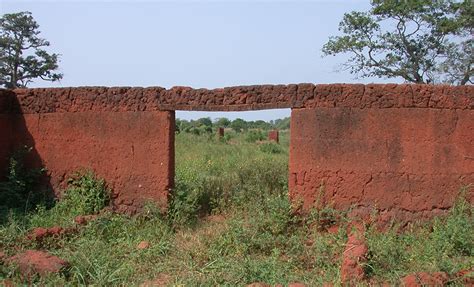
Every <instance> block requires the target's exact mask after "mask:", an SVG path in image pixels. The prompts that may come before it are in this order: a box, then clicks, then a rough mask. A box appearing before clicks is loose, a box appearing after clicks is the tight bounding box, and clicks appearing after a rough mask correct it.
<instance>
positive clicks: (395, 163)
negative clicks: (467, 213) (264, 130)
mask: <svg viewBox="0 0 474 287" xmlns="http://www.w3.org/2000/svg"><path fill="white" fill-rule="evenodd" d="M289 166H290V168H289V169H290V177H289V190H290V196H291V198H292V199H293V201H294V202H296V203H297V204H301V207H302V208H303V210H308V209H309V208H310V207H313V206H320V207H322V206H331V207H335V208H337V209H350V208H352V209H353V212H354V213H356V214H357V215H362V216H369V215H370V214H371V213H372V212H373V211H375V210H377V211H379V212H380V214H381V215H383V217H385V219H386V220H389V219H390V218H392V217H394V216H396V217H397V218H406V219H413V217H414V216H415V215H416V216H418V217H429V216H432V215H435V214H438V213H442V212H443V211H444V210H446V209H448V208H449V207H451V206H452V204H453V202H454V200H455V198H456V197H457V195H458V194H459V192H460V190H461V188H462V187H465V186H468V185H470V184H473V183H474V111H473V110H472V109H455V108H453V109H449V108H446V109H444V108H443V109H436V108H415V107H410V108H395V107H390V108H375V109H374V108H368V109H366V108H326V107H316V108H302V109H293V110H292V114H291V148H290V163H289ZM467 197H468V199H469V200H470V201H471V202H474V193H473V190H472V188H471V189H470V190H468V191H467Z"/></svg>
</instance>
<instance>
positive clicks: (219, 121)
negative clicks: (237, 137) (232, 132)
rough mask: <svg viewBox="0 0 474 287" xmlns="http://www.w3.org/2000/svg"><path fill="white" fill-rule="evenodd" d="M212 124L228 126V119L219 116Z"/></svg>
mask: <svg viewBox="0 0 474 287" xmlns="http://www.w3.org/2000/svg"><path fill="white" fill-rule="evenodd" d="M214 125H215V126H217V127H222V128H227V127H229V126H230V120H229V119H228V118H219V119H217V120H216V122H215V124H214Z"/></svg>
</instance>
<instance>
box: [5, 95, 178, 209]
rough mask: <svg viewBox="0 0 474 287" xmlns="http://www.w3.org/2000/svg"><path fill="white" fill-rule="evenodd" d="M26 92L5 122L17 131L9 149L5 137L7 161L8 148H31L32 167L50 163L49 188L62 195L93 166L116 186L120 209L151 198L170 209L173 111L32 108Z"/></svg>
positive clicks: (17, 98) (47, 182) (133, 206)
mask: <svg viewBox="0 0 474 287" xmlns="http://www.w3.org/2000/svg"><path fill="white" fill-rule="evenodd" d="M45 95H46V94H45ZM22 96H23V95H22V94H21V93H17V94H16V97H15V98H14V103H13V105H11V106H13V112H12V113H11V114H10V115H8V116H5V115H4V118H8V121H7V120H3V121H2V122H4V124H5V123H6V124H8V127H9V128H10V130H11V131H12V133H11V135H10V137H9V138H10V140H9V143H8V144H9V146H8V147H7V146H6V144H2V142H7V140H5V141H3V140H2V141H0V144H2V150H4V152H3V153H2V157H3V159H4V160H5V158H6V154H7V153H6V150H7V148H9V151H10V152H11V151H14V150H16V149H18V148H20V147H21V146H22V145H27V146H31V147H33V150H32V152H31V154H30V155H29V157H28V159H27V160H28V163H29V165H30V166H44V167H46V169H47V180H46V184H47V186H46V187H47V188H51V189H52V190H53V191H54V192H55V193H56V194H57V195H59V196H60V195H61V192H62V191H63V190H64V188H65V187H66V184H67V179H68V178H69V177H70V176H71V175H72V174H73V173H74V172H76V171H80V170H84V169H90V170H93V171H94V172H95V173H96V174H97V175H98V176H99V177H102V178H104V179H105V180H106V182H107V184H108V185H109V187H110V188H111V189H112V190H113V197H114V206H115V207H116V208H117V209H118V210H120V211H125V212H134V210H135V209H136V208H137V207H140V206H142V205H143V203H145V202H146V201H154V202H156V203H158V205H159V206H161V207H162V208H165V207H166V205H167V198H168V194H169V190H170V189H171V188H172V186H173V180H174V111H158V110H157V111H146V112H141V111H137V110H134V109H133V108H129V109H128V110H124V111H120V112H115V111H111V110H110V109H107V108H105V107H104V108H102V110H94V111H91V110H87V109H84V108H83V109H78V110H77V111H76V110H70V111H64V112H52V113H48V112H32V111H31V110H28V107H32V106H31V105H29V106H26V105H25V104H21V102H19V101H18V100H20V101H21V97H22ZM38 96H39V97H41V95H38ZM15 101H16V103H15ZM15 106H16V108H18V107H19V108H20V109H21V113H19V112H18V110H16V108H15ZM79 106H80V107H81V106H82V105H81V104H79ZM82 107H83V106H82ZM0 128H2V131H3V130H4V127H3V126H0ZM3 138H4V137H2V139H3ZM5 138H6V139H7V138H8V135H7V136H6V137H5ZM3 166H5V163H3Z"/></svg>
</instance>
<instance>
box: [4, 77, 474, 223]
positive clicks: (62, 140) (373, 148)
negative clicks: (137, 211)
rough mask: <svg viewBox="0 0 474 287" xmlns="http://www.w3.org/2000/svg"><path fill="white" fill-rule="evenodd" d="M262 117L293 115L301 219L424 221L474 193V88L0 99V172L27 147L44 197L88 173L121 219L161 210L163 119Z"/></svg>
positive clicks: (78, 91)
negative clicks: (345, 213)
mask: <svg viewBox="0 0 474 287" xmlns="http://www.w3.org/2000/svg"><path fill="white" fill-rule="evenodd" d="M271 108H292V109H293V111H292V119H291V120H292V122H291V126H292V129H291V148H290V179H289V180H290V196H291V197H292V198H293V199H294V200H295V201H299V200H302V204H303V207H304V208H306V209H307V208H309V207H311V206H315V205H317V204H332V205H333V206H335V207H337V208H347V207H350V206H353V205H355V206H358V207H359V208H360V209H364V208H366V209H368V208H371V207H376V208H378V209H379V210H383V211H384V212H392V213H398V214H408V215H409V216H411V215H412V214H433V213H435V212H437V211H442V210H443V209H446V208H448V207H449V206H451V204H452V202H453V199H454V197H455V195H456V193H457V192H458V191H459V188H460V187H461V186H462V185H464V184H469V183H474V175H473V172H474V159H473V158H474V150H473V148H474V138H473V137H474V132H473V130H474V114H473V113H474V87H473V86H463V87H452V86H434V85H395V84H387V85H378V84H372V85H358V84H355V85H347V84H331V85H313V84H291V85H261V86H240V87H228V88H223V89H214V90H207V89H192V88H188V87H175V88H172V89H168V90H167V89H164V88H160V87H151V88H130V87H117V88H106V87H79V88H48V89H18V90H14V91H5V90H0V167H2V166H3V167H5V166H6V158H7V155H8V154H10V153H11V151H12V150H13V149H14V148H15V147H17V146H18V145H20V144H29V145H31V146H33V147H34V150H33V156H32V158H33V160H32V161H33V162H36V163H37V164H40V163H42V164H43V165H45V166H46V168H48V170H49V175H50V180H49V183H50V184H51V186H52V187H53V188H54V189H55V190H60V187H62V186H64V181H65V179H66V177H67V176H68V174H69V173H70V172H72V171H75V170H77V169H78V168H81V167H87V168H92V169H94V170H95V171H96V172H97V173H98V175H99V176H101V177H104V178H105V179H106V180H107V182H108V183H109V184H110V185H111V187H112V188H113V189H114V192H115V195H116V200H115V202H116V203H117V204H118V205H119V206H121V207H122V208H125V209H130V208H131V207H135V206H139V205H140V204H141V203H142V202H143V201H145V200H147V199H152V200H155V201H157V202H159V203H160V204H161V205H163V206H164V205H166V199H167V196H168V190H169V188H171V187H172V186H173V176H174V150H173V149H174V142H173V141H174V112H173V111H174V110H202V111H241V110H258V109H271ZM322 187H323V188H322ZM469 195H470V196H471V200H474V196H472V191H471V193H470V194H469Z"/></svg>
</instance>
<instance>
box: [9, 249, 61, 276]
mask: <svg viewBox="0 0 474 287" xmlns="http://www.w3.org/2000/svg"><path fill="white" fill-rule="evenodd" d="M6 263H7V264H12V265H16V266H17V267H18V269H19V270H20V272H21V273H22V274H24V275H33V274H39V275H46V274H48V273H58V272H61V271H63V270H64V269H66V268H67V267H69V263H68V262H67V261H65V260H62V259H61V258H59V257H56V256H54V255H51V254H49V253H46V252H43V251H38V250H27V251H25V252H23V253H19V254H17V255H15V256H13V257H10V258H9V259H7V260H6Z"/></svg>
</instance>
